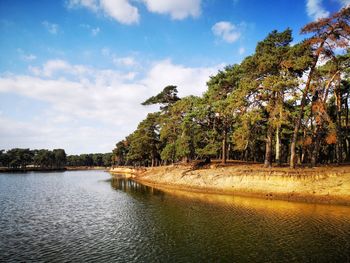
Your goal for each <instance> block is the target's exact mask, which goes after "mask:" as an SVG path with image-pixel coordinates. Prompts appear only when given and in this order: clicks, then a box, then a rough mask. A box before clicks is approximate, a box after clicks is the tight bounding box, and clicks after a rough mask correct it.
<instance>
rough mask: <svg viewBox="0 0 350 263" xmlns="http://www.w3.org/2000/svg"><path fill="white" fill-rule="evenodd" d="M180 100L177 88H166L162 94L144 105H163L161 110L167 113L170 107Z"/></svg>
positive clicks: (151, 98) (148, 100)
mask: <svg viewBox="0 0 350 263" xmlns="http://www.w3.org/2000/svg"><path fill="white" fill-rule="evenodd" d="M179 99H180V98H179V97H178V96H177V87H176V86H172V85H170V86H166V87H165V88H164V89H163V90H162V91H161V92H160V93H158V94H157V95H156V96H152V97H150V98H148V99H147V100H146V101H144V102H142V103H141V104H142V105H153V104H161V105H162V106H161V107H160V109H161V110H164V111H166V110H167V109H168V107H169V105H171V104H173V103H175V102H176V101H178V100H179Z"/></svg>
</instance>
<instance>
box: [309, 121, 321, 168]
mask: <svg viewBox="0 0 350 263" xmlns="http://www.w3.org/2000/svg"><path fill="white" fill-rule="evenodd" d="M313 141H314V143H313V144H314V145H313V149H312V152H311V163H310V166H311V167H315V166H316V164H317V160H318V152H319V151H320V142H321V138H320V127H319V126H317V128H316V130H315V133H314V139H313Z"/></svg>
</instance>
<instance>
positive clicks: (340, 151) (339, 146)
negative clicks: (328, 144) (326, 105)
mask: <svg viewBox="0 0 350 263" xmlns="http://www.w3.org/2000/svg"><path fill="white" fill-rule="evenodd" d="M335 97H336V104H337V144H336V156H337V164H340V163H341V162H342V161H343V149H342V141H343V140H342V130H341V106H342V102H341V94H340V76H339V79H338V85H337V86H336V89H335Z"/></svg>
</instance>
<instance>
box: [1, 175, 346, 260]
mask: <svg viewBox="0 0 350 263" xmlns="http://www.w3.org/2000/svg"><path fill="white" fill-rule="evenodd" d="M110 178H111V177H110V175H109V174H107V173H104V172H101V171H74V172H64V173H28V174H0V212H1V214H0V262H350V208H349V207H341V206H325V205H312V204H298V203H288V202H282V201H271V200H259V199H251V198H240V197H229V196H220V195H205V194H195V193H187V192H179V191H172V192H166V191H165V192H164V191H160V190H156V189H153V188H150V187H147V186H144V185H140V184H137V183H135V182H133V181H127V180H117V179H113V180H111V179H110Z"/></svg>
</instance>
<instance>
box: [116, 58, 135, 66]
mask: <svg viewBox="0 0 350 263" xmlns="http://www.w3.org/2000/svg"><path fill="white" fill-rule="evenodd" d="M113 63H114V64H116V65H121V66H126V67H131V66H135V65H136V64H137V63H136V61H135V59H134V58H133V57H122V58H118V57H114V58H113Z"/></svg>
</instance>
